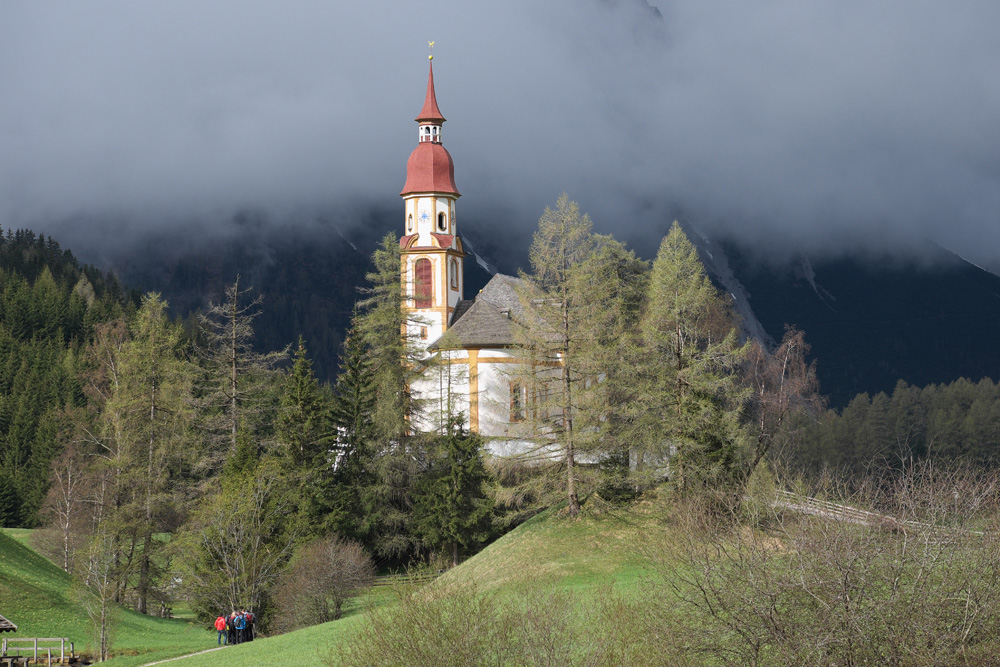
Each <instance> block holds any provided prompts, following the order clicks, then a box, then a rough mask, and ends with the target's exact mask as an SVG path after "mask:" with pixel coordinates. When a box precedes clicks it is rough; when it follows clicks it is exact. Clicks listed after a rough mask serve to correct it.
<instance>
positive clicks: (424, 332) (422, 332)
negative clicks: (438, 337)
mask: <svg viewBox="0 0 1000 667" xmlns="http://www.w3.org/2000/svg"><path fill="white" fill-rule="evenodd" d="M420 340H427V327H420Z"/></svg>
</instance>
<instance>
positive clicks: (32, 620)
mask: <svg viewBox="0 0 1000 667" xmlns="http://www.w3.org/2000/svg"><path fill="white" fill-rule="evenodd" d="M6 532H7V531H3V532H0V614H2V615H3V616H5V617H6V618H8V619H10V620H11V621H12V622H13V623H14V624H16V625H17V626H18V628H17V632H16V633H15V634H13V635H8V636H9V637H11V638H18V637H68V638H69V639H70V640H71V641H73V642H74V643H75V644H76V649H77V652H81V651H87V652H89V651H90V647H91V645H92V643H93V640H92V630H91V624H90V620H89V619H88V617H87V613H86V612H85V611H84V610H83V609H82V608H81V607H80V606H79V605H77V604H76V603H75V602H74V601H73V599H72V596H71V594H70V584H71V582H70V577H69V575H68V574H66V573H65V572H63V571H62V569H60V568H59V567H57V566H56V565H55V564H53V563H52V562H51V561H49V560H47V559H46V558H44V557H43V556H41V555H39V554H38V553H36V552H35V551H33V550H31V549H30V548H28V547H27V546H26V545H25V544H21V543H20V542H19V541H18V540H16V539H14V538H12V537H10V536H9V535H7V534H6ZM17 536H18V537H23V535H21V534H17ZM214 641H215V635H214V633H210V632H208V631H207V630H205V629H204V628H203V627H202V626H200V625H197V624H194V623H190V622H186V621H178V620H170V619H161V618H153V617H150V616H144V615H142V614H137V613H135V612H133V611H129V610H122V613H121V615H120V620H119V623H118V627H117V631H116V633H115V638H114V641H113V644H112V652H113V653H114V654H115V655H125V654H129V655H132V656H140V655H148V656H150V659H152V657H153V656H162V657H166V656H170V655H180V654H182V653H189V652H192V651H196V650H199V649H201V648H207V647H209V646H210V644H211V642H214ZM130 660H138V658H135V657H133V658H131V659H130ZM147 661H148V660H147ZM122 664H126V663H125V662H123V663H122ZM135 664H141V663H135Z"/></svg>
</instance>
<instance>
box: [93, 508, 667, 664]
mask: <svg viewBox="0 0 1000 667" xmlns="http://www.w3.org/2000/svg"><path fill="white" fill-rule="evenodd" d="M655 510H656V505H655V502H653V503H647V504H644V505H640V506H638V507H636V508H633V509H629V510H623V511H611V512H595V511H594V510H593V508H591V509H590V510H589V511H585V512H584V514H583V515H581V517H580V518H579V519H575V520H574V519H568V518H566V517H564V516H562V515H560V514H559V512H558V511H555V510H550V511H547V512H545V513H543V514H541V515H539V516H536V517H534V518H533V519H531V520H530V521H527V522H526V523H524V524H522V525H521V526H519V527H517V528H515V529H514V530H512V531H511V532H509V533H507V534H506V535H504V536H503V537H501V538H500V539H498V540H497V541H496V542H494V543H493V544H491V545H490V546H488V547H487V548H486V549H484V550H483V551H481V552H480V553H479V554H477V555H476V556H473V557H472V558H470V559H469V560H467V561H466V562H464V563H462V564H461V565H459V566H458V567H456V568H454V569H452V570H449V571H448V572H446V573H445V574H444V575H442V576H441V577H440V578H438V579H437V580H436V581H435V582H433V583H432V584H429V585H428V586H426V588H425V589H424V590H425V592H426V594H427V595H428V596H432V597H437V596H448V595H450V594H451V592H452V591H455V590H462V589H466V588H469V587H474V588H475V590H476V591H483V592H490V593H494V594H496V595H499V596H500V597H511V596H516V595H518V594H520V593H521V592H522V591H524V590H525V589H531V588H536V587H538V586H541V587H542V588H543V589H545V590H552V591H557V590H563V591H572V592H573V593H574V594H577V595H579V596H580V598H579V599H580V600H586V601H591V602H592V601H595V600H596V599H597V598H598V597H599V596H600V595H601V594H602V592H603V591H605V590H606V589H607V588H608V587H609V586H610V587H612V588H613V589H614V590H615V591H616V592H618V593H621V594H622V595H623V596H624V597H625V598H626V599H628V598H631V597H633V596H635V595H637V594H638V593H639V591H640V588H641V582H642V580H643V578H644V577H646V576H649V575H650V574H652V571H651V570H650V569H649V567H648V557H647V556H648V553H647V549H648V548H649V547H650V546H651V544H653V543H655V541H656V540H655V539H654V538H655V537H656V536H663V535H666V531H667V529H666V528H664V526H663V524H662V523H661V522H660V521H659V520H658V518H657V513H656V511H655ZM389 604H392V602H390V603H389ZM365 622H366V621H365V617H364V616H362V615H360V614H356V615H353V616H348V617H347V618H344V619H342V620H340V621H334V622H332V623H325V624H323V625H317V626H313V627H311V628H305V629H303V630H298V631H296V632H290V633H288V634H286V635H280V636H278V637H271V638H265V639H262V640H259V641H255V642H254V643H252V644H247V645H243V646H237V647H231V648H227V649H224V650H222V651H214V652H211V653H207V654H205V655H199V656H194V657H192V658H189V659H186V660H185V661H184V663H183V665H184V667H244V666H245V665H247V664H250V663H249V662H248V660H249V659H250V658H249V656H251V655H252V656H254V658H253V659H254V660H257V661H260V664H268V662H269V661H272V664H278V663H280V662H281V661H289V660H292V659H293V658H292V657H293V656H294V664H296V665H302V666H303V667H308V666H314V667H321V666H323V665H325V664H326V663H325V662H324V660H326V659H328V658H329V655H330V652H331V650H332V649H333V648H334V647H335V646H337V645H338V644H340V643H341V642H343V641H345V640H346V639H348V638H350V637H351V636H352V635H353V634H354V633H356V632H359V631H360V630H361V629H362V628H363V627H364V624H365ZM109 664H112V665H114V664H117V663H114V662H112V663H109ZM289 664H291V663H289Z"/></svg>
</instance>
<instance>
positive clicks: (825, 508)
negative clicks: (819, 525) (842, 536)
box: [775, 491, 983, 538]
mask: <svg viewBox="0 0 1000 667" xmlns="http://www.w3.org/2000/svg"><path fill="white" fill-rule="evenodd" d="M775 506H776V507H781V508H784V509H790V510H794V511H797V512H801V513H803V514H812V515H815V516H821V517H826V518H829V519H835V520H837V521H847V522H850V523H859V524H864V525H866V526H882V527H884V528H887V529H889V530H896V531H901V532H905V531H908V530H909V531H914V532H923V533H931V534H933V535H936V536H938V537H939V538H944V537H969V536H972V535H982V534H983V533H982V531H978V530H968V529H966V528H953V527H950V526H937V525H934V524H930V523H925V522H923V521H910V520H905V519H898V518H896V517H893V516H889V515H888V514H880V513H879V512H869V511H868V510H862V509H858V508H857V507H851V506H850V505H843V504H840V503H832V502H830V501H827V500H820V499H819V498H811V497H809V496H801V495H799V494H797V493H791V492H789V491H778V493H777V498H776V499H775Z"/></svg>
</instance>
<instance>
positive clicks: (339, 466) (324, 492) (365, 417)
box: [313, 310, 376, 539]
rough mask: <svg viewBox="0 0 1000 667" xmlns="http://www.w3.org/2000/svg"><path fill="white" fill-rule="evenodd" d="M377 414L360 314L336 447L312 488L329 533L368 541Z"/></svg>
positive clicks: (349, 347)
mask: <svg viewBox="0 0 1000 667" xmlns="http://www.w3.org/2000/svg"><path fill="white" fill-rule="evenodd" d="M374 412H375V390H374V384H373V382H372V378H371V374H370V373H369V372H368V365H367V360H366V354H365V347H364V344H363V338H362V336H361V335H360V333H359V331H358V321H357V311H356V310H355V316H354V317H353V318H352V326H351V330H350V331H348V333H347V337H346V338H345V339H344V347H343V352H342V354H341V357H340V374H339V375H338V376H337V384H336V387H335V392H334V398H333V403H332V409H331V419H332V421H333V425H334V428H335V430H336V439H335V440H336V441H335V443H334V446H333V452H332V456H331V458H330V460H319V461H317V474H316V483H315V485H314V487H313V489H314V493H313V498H314V505H315V507H316V509H315V510H314V511H313V515H318V514H321V515H322V524H323V525H324V526H325V527H326V530H325V531H324V532H335V533H339V534H341V535H345V536H348V537H352V538H354V539H362V538H364V537H365V535H364V532H365V531H364V529H363V526H364V524H365V521H364V505H363V502H362V500H363V498H364V497H365V496H366V495H367V494H368V490H369V489H370V487H371V486H372V485H373V484H374V481H375V479H374V472H375V470H376V466H375V461H374V458H373V452H374V447H375V428H374V421H373V416H374Z"/></svg>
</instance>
